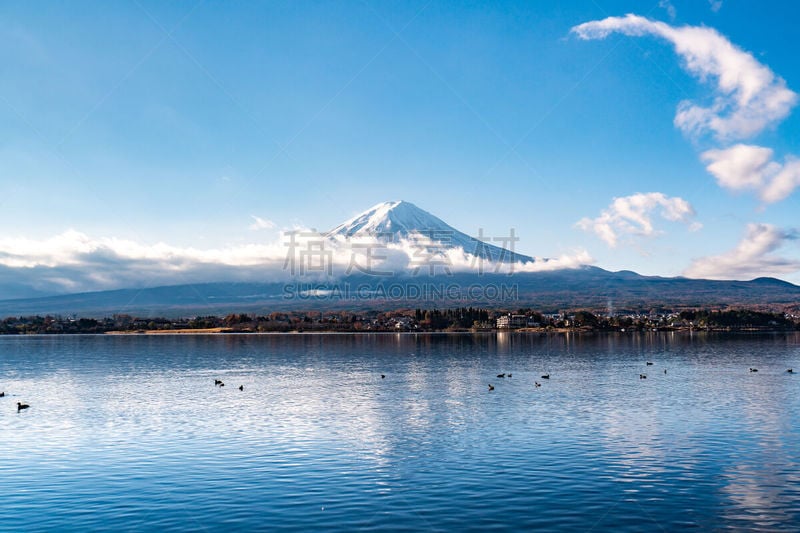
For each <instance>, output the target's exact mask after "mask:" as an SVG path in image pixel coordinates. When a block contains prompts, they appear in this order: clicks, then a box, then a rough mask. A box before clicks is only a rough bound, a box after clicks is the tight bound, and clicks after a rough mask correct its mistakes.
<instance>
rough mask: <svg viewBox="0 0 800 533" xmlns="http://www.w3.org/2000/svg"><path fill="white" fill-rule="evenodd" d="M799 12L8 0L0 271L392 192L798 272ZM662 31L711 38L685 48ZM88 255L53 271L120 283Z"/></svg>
mask: <svg viewBox="0 0 800 533" xmlns="http://www.w3.org/2000/svg"><path fill="white" fill-rule="evenodd" d="M628 13H633V14H635V15H638V16H639V17H642V18H641V19H635V20H633V19H627V21H626V19H623V18H614V19H611V20H610V22H608V23H607V25H606V26H604V27H600V26H597V25H595V26H591V25H590V26H580V25H581V24H586V23H590V24H591V23H593V22H595V23H597V22H596V21H601V20H604V19H607V18H608V17H624V16H625V15H626V14H628ZM799 17H800V5H796V4H795V3H793V2H784V3H781V4H780V8H778V7H777V4H774V5H771V7H770V8H769V9H764V8H763V7H759V6H758V5H756V4H755V3H744V2H735V1H732V0H729V1H713V2H704V1H700V0H697V1H683V2H682V1H678V0H671V1H670V2H667V1H666V0H661V1H658V0H656V1H655V2H638V1H637V2H625V1H607V0H591V1H587V2H580V1H576V2H560V1H541V2H492V3H486V2H436V1H432V2H425V1H423V2H374V1H353V2H341V3H334V2H330V3H329V2H324V3H306V2H282V3H277V2H274V3H254V2H241V3H230V2H212V1H206V2H192V1H181V2H177V1H173V2H144V1H141V2H140V1H131V2H124V1H123V2H113V3H101V2H85V3H82V2H46V3H44V4H41V3H37V4H35V5H34V4H31V3H11V2H6V3H3V4H2V5H0V39H2V42H3V43H4V46H2V47H0V64H2V75H0V169H2V170H1V171H0V223H2V225H3V227H4V228H5V231H4V232H3V233H4V236H3V237H2V238H0V252H2V253H0V256H3V257H6V258H8V257H11V259H13V260H11V259H6V260H5V262H4V263H3V265H2V266H4V267H5V269H6V270H5V271H4V272H3V273H2V274H3V276H4V278H3V279H5V280H9V279H10V280H12V281H13V279H14V276H15V275H19V276H20V278H19V279H20V280H22V279H26V280H27V279H29V277H30V272H31V267H34V266H35V267H37V268H39V270H37V272H40V271H44V272H45V274H46V275H48V276H50V277H51V278H53V279H56V278H59V276H61V274H59V273H58V269H59V268H60V267H61V266H62V265H63V264H67V263H70V262H71V263H70V264H72V265H73V266H74V265H75V264H76V262H80V261H81V260H82V259H81V258H80V257H84V256H85V255H86V254H88V253H90V252H91V253H94V252H98V250H99V252H98V253H106V254H112V255H113V254H117V252H118V250H117V249H116V248H114V246H119V247H127V248H128V249H132V248H135V249H136V250H138V251H137V252H136V253H138V254H139V256H136V254H133V253H132V252H131V253H132V254H133V256H136V258H137V259H141V257H151V258H152V257H154V256H157V255H158V254H159V253H162V252H163V251H164V250H168V251H167V252H166V253H167V254H169V253H173V254H174V253H177V252H175V251H176V250H188V249H191V250H193V251H195V252H197V251H199V252H198V253H200V254H201V255H202V252H203V251H208V250H222V249H232V248H236V247H243V246H246V245H249V244H263V243H272V242H274V241H276V240H278V239H279V238H280V237H279V232H280V230H281V229H286V228H291V227H295V226H301V227H313V228H317V229H321V230H325V229H329V228H331V227H333V226H335V225H337V224H338V223H340V222H342V221H343V220H345V219H347V218H350V217H352V216H353V215H355V214H357V213H359V212H361V211H363V210H365V209H367V208H369V207H371V206H372V205H374V204H377V203H379V202H382V201H387V200H396V199H404V200H408V201H411V202H413V203H415V204H417V205H418V206H419V207H421V208H423V209H426V210H428V211H430V212H432V213H434V214H435V215H437V216H439V217H440V218H442V219H444V220H446V221H447V222H449V223H450V224H452V225H453V226H455V227H456V228H458V229H460V230H462V231H464V232H467V233H470V234H477V233H478V229H479V228H483V230H484V234H486V235H490V236H492V235H497V236H502V235H507V234H508V231H509V228H512V227H513V228H515V230H516V233H517V234H518V235H519V236H520V238H521V240H520V242H519V243H518V244H517V248H516V250H517V251H519V252H522V253H526V254H530V255H535V256H544V257H560V256H569V255H580V256H581V257H586V256H590V257H591V259H592V261H591V262H592V264H595V265H597V266H600V267H603V268H607V269H610V270H620V269H630V270H635V271H637V272H640V273H643V274H652V275H665V276H674V275H681V274H685V275H690V276H698V277H721V278H737V279H749V278H751V277H756V276H757V275H773V276H777V277H781V278H783V279H787V280H790V281H794V282H797V283H800V249H799V248H798V244H797V240H796V228H797V226H798V221H797V215H796V213H797V207H798V195H799V194H800V191H795V190H794V184H795V182H796V181H798V178H797V175H800V171H798V170H796V168H795V166H794V165H793V159H792V158H793V157H794V156H793V154H795V155H797V154H800V147H799V146H797V139H800V111H797V109H796V107H797V101H796V98H795V97H796V95H795V93H794V91H800V65H799V64H798V62H797V60H796V50H795V47H792V46H791V45H789V44H787V43H792V42H794V40H795V39H796V33H795V32H796V30H795V28H794V21H796V20H798V18H799ZM657 24H663V25H666V26H657ZM688 27H694V28H695V29H700V30H701V31H699V32H696V34H694V33H691V32H689V31H686V32H683V33H680V32H679V33H676V34H675V35H678V37H675V39H677V40H675V39H673V40H671V37H670V35H672V34H671V33H669V32H671V31H673V30H675V29H677V30H680V29H681V28H683V29H687V28H688ZM574 28H575V29H574ZM577 28H583V30H578V29H577ZM659 28H660V29H659ZM664 28H667V30H664ZM689 29H692V28H689ZM665 31H666V32H667V33H664V32H665ZM659 32H661V33H659ZM665 35H667V36H666V37H665ZM714 36H717V37H719V38H720V39H722V41H715V40H714V39H715V37H714ZM684 37H685V40H684V41H682V40H681V39H684ZM720 42H723V43H724V42H729V43H731V44H732V46H733V48H732V49H731V50H732V51H731V50H728V49H724V47H722V48H719V47H718V48H714V46H715V43H716V45H718V44H719V43H720ZM680 43H683V45H687V46H689V47H690V48H691V49H692V50H694V51H695V52H697V51H698V50H706V48H704V47H707V45H708V46H710V47H711V48H712V49H714V50H716V52H714V53H712V55H711V56H709V57H705V56H704V57H702V58H700V63H701V64H700V65H699V66H698V65H695V66H694V69H693V68H692V67H691V65H690V64H689V61H690V60H691V58H690V57H689V56H687V55H686V53H680V52H679V51H678V50H677V48H676V47H680V46H681V44H680ZM687 43H689V44H687ZM709 43H710V44H709ZM692 47H694V48H692ZM737 51H738V52H737ZM684 52H685V50H684ZM689 53H691V51H690V52H689ZM714 54H717V55H714ZM726 54H727V55H726ZM739 54H740V55H739ZM726 57H727V58H728V59H730V61H729V62H727V63H725V62H724V61H723V63H724V64H722V65H721V66H720V65H718V64H717V63H719V61H720V60H721V58H722V59H725V58H726ZM742 57H745V58H747V57H749V58H750V60H752V62H751V63H748V62H747V61H745V62H744V63H742V61H738V60H739V59H741V58H742ZM687 58H688V59H687ZM715 69H717V70H715ZM720 69H721V70H720ZM763 69H766V70H763ZM765 72H766V73H767V74H766V75H767V78H769V76H773V77H772V78H769V79H765V78H764V76H763V75H765V74H764V73H765ZM724 76H729V77H733V78H734V88H733V89H731V88H730V87H729V86H728V87H727V88H726V87H722V85H721V82H720V81H719V80H720V79H721V78H722V77H724ZM736 80H738V81H736ZM742 80H744V81H742ZM748 80H750V81H753V80H755V81H753V83H756V82H758V83H761V86H759V91H760V92H758V91H757V94H755V96H752V95H750V96H751V98H750V99H749V100H748V101H747V102H746V103H744V104H742V105H741V109H739V111H741V112H742V113H743V114H744V115H745V116H744V118H743V119H742V120H743V121H744V123H746V124H745V125H744V126H742V125H741V124H739V126H735V125H732V123H725V124H722V125H721V126H713V124H712V122H713V121H712V122H709V120H710V119H709V117H708V116H705V118H704V119H703V120H705V122H703V123H702V124H700V125H698V124H699V123H693V124H694V125H693V126H692V125H687V123H685V122H684V123H683V125H681V124H679V123H678V122H679V121H678V119H677V118H676V117H677V116H678V114H679V112H680V110H681V109H686V106H689V107H691V106H694V107H693V109H695V110H702V109H705V110H709V109H710V110H711V111H709V113H710V114H711V115H714V116H723V118H724V117H729V116H730V114H731V113H735V112H737V111H736V109H733V110H731V105H732V104H731V102H733V101H734V100H736V99H737V98H739V97H740V96H741V90H743V89H742V87H751V86H752V84H751V85H748V83H749V82H750V81H748ZM736 83H740V85H736ZM737 87H738V89H737ZM737 90H739V91H740V92H739V93H737V92H736V91H737ZM726 91H727V92H726ZM781 98H783V99H781ZM682 102H684V103H683V104H682ZM687 102H688V103H687ZM773 104H774V106H773V107H774V109H772V112H773V115H774V116H772V115H770V116H766V115H764V114H761V115H759V109H760V108H758V106H759V105H762V106H766V107H769V106H771V105H773ZM715 105H716V106H718V107H717V108H715V107H714V106H715ZM737 105H738V104H737ZM681 106H683V107H681ZM767 115H768V114H767ZM759 116H762V118H763V120H760V121H759V119H758V117H759ZM754 117H755V118H754ZM712 118H713V117H712ZM707 119H708V120H707ZM734 147H740V148H739V149H738V151H737V152H735V153H734V152H731V151H730V150H731V149H732V148H734ZM770 150H771V151H770ZM715 163H716V166H713V167H712V165H714V164H715ZM742 169H744V170H742ZM779 185H780V186H779ZM615 199H621V200H618V201H617V204H615V205H612V203H613V202H614V200H615ZM623 211H624V212H623ZM625 213H627V214H628V215H631V213H633V215H632V216H625ZM253 217H259V218H260V219H262V220H263V221H266V222H265V223H263V224H261V225H260V226H261V227H260V228H259V227H258V226H259V224H254V220H255V218H253ZM609 232H611V233H612V234H613V235H612V236H611V237H609ZM98 243H99V244H98ZM114 243H117V244H114ZM119 243H122V244H119ZM159 243H160V244H159ZM159 246H160V248H159ZM115 250H116V251H115ZM159 250H160V251H159ZM26 254H27V255H26ZM81 254H83V255H81ZM123 255H124V254H123ZM190 255H191V254H190ZM195 255H196V254H195ZM212 255H213V254H212ZM79 256H80V257H79ZM129 256H131V254H129ZM140 256H141V257H140ZM126 257H127V256H126ZM159 260H160V259H159ZM226 261H227V263H231V261H230V260H226ZM234 262H235V261H234ZM87 268H91V265H89V266H88V267H87ZM25 269H27V270H25ZM23 270H25V272H23ZM37 275H38V274H37ZM65 275H66V274H65ZM109 276H110V274H109V273H103V274H102V275H100V274H98V276H97V278H98V280H97V283H96V284H95V285H91V284H88V285H87V284H86V283H83V282H82V284H79V285H75V286H74V288H76V289H77V288H81V289H84V288H106V287H110V286H115V284H121V283H123V281H122V280H115V279H111V278H113V276H111V277H109ZM61 277H63V276H61ZM158 279H161V278H158ZM67 285H69V284H67Z"/></svg>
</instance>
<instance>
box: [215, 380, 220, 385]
mask: <svg viewBox="0 0 800 533" xmlns="http://www.w3.org/2000/svg"><path fill="white" fill-rule="evenodd" d="M214 385H222V380H221V379H215V380H214Z"/></svg>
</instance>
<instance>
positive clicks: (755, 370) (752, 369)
mask: <svg viewBox="0 0 800 533" xmlns="http://www.w3.org/2000/svg"><path fill="white" fill-rule="evenodd" d="M750 372H758V369H757V368H751V369H750Z"/></svg>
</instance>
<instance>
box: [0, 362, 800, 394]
mask: <svg viewBox="0 0 800 533" xmlns="http://www.w3.org/2000/svg"><path fill="white" fill-rule="evenodd" d="M787 372H788V373H790V374H794V370H792V369H791V368H790V369H789V370H787ZM0 396H2V394H0Z"/></svg>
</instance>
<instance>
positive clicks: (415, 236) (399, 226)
mask: <svg viewBox="0 0 800 533" xmlns="http://www.w3.org/2000/svg"><path fill="white" fill-rule="evenodd" d="M326 236H327V237H330V238H340V239H349V238H353V237H369V238H373V239H377V240H379V241H381V242H385V243H390V242H401V241H410V242H420V241H421V240H425V241H430V242H433V243H436V245H437V246H438V247H439V248H443V249H453V248H461V249H463V250H464V252H465V253H467V254H470V255H473V256H478V257H481V258H483V259H487V260H490V261H496V262H502V263H512V262H513V263H516V262H522V263H527V262H532V261H534V259H533V258H532V257H529V256H526V255H522V254H518V253H515V252H513V251H511V250H508V249H506V248H502V247H499V246H495V245H492V244H488V243H486V242H485V241H481V240H478V239H477V238H475V237H471V236H469V235H467V234H466V233H463V232H461V231H458V230H457V229H455V228H454V227H452V226H450V225H449V224H447V223H446V222H445V221H443V220H442V219H440V218H438V217H436V216H434V215H432V214H430V213H428V212H427V211H425V210H423V209H420V208H419V207H417V206H416V205H414V204H412V203H411V202H406V201H402V200H401V201H395V202H383V203H380V204H378V205H376V206H374V207H371V208H370V209H367V210H366V211H364V212H363V213H361V214H360V215H357V216H355V217H353V218H351V219H350V220H348V221H346V222H344V223H342V224H340V225H338V226H336V227H335V228H333V229H332V230H330V231H329V232H328V233H327V234H326Z"/></svg>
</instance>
